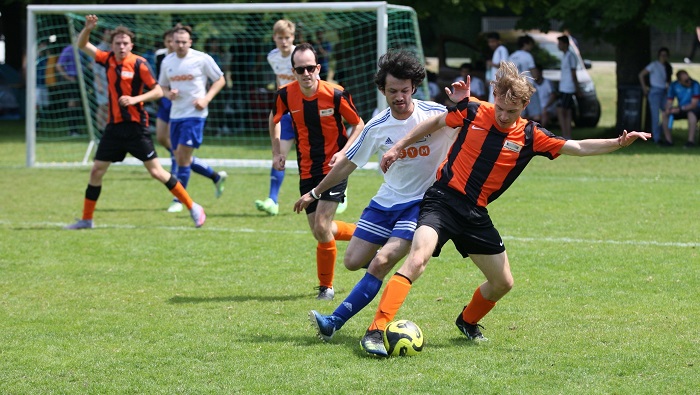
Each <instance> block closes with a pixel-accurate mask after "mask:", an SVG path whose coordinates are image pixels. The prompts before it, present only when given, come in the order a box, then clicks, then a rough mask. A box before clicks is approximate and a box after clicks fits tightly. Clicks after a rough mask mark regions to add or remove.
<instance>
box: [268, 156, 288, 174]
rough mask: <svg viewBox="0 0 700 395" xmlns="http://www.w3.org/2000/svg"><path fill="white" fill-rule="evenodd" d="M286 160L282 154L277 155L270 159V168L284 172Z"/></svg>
mask: <svg viewBox="0 0 700 395" xmlns="http://www.w3.org/2000/svg"><path fill="white" fill-rule="evenodd" d="M286 161H287V159H286V158H285V157H284V155H282V154H277V155H275V156H274V157H273V158H272V167H273V168H274V169H275V170H279V171H282V170H284V165H285V162H286Z"/></svg>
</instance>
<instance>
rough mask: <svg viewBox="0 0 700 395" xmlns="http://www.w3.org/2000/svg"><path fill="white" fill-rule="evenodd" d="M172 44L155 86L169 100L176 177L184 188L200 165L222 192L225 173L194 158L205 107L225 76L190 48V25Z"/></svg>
mask: <svg viewBox="0 0 700 395" xmlns="http://www.w3.org/2000/svg"><path fill="white" fill-rule="evenodd" d="M173 42H174V45H175V52H173V53H170V54H169V55H167V56H166V57H165V58H164V59H163V62H162V63H161V66H160V75H159V76H158V83H159V84H160V85H161V87H162V88H163V90H164V92H165V96H166V97H167V98H168V99H170V100H171V101H172V107H171V108H170V143H171V147H172V150H173V154H174V155H175V160H176V162H177V167H178V168H177V178H178V179H179V180H180V182H181V183H182V185H183V186H185V188H186V187H187V183H188V181H189V179H190V173H191V168H192V166H202V167H203V168H204V169H205V170H206V174H207V176H208V177H209V178H211V180H212V181H214V183H215V185H216V187H217V191H219V190H223V181H224V180H225V179H226V174H225V173H224V172H219V173H217V172H215V171H214V170H213V169H212V168H211V167H209V165H206V164H205V163H203V162H202V163H199V161H198V163H193V158H194V150H195V149H197V148H199V147H200V145H201V144H202V140H203V139H204V124H205V122H206V119H207V115H209V109H208V105H209V103H210V102H211V101H212V99H213V98H214V96H216V94H217V93H219V91H220V90H221V89H222V88H223V87H224V85H226V79H225V77H224V73H223V72H222V71H221V69H220V68H219V66H218V65H217V64H216V62H215V61H214V59H213V58H212V57H211V56H209V55H207V54H206V53H204V52H200V51H197V50H195V49H192V48H191V47H192V28H190V27H189V26H178V27H176V28H175V29H174V30H173ZM208 81H211V86H210V87H209V89H208V90H207V82H208ZM200 174H201V173H200ZM219 195H220V194H217V197H218V196H219Z"/></svg>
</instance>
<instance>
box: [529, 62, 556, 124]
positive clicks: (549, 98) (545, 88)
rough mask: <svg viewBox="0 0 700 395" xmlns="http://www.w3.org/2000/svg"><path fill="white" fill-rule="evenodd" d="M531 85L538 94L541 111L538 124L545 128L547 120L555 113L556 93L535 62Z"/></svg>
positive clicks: (554, 115) (540, 67)
mask: <svg viewBox="0 0 700 395" xmlns="http://www.w3.org/2000/svg"><path fill="white" fill-rule="evenodd" d="M532 79H533V85H534V86H535V89H536V92H535V93H536V94H537V96H539V99H540V104H541V106H540V107H541V108H540V110H541V111H542V112H541V113H540V124H541V125H542V127H544V128H546V127H547V126H549V121H550V120H551V119H552V117H556V115H557V107H556V102H557V94H556V92H554V88H553V87H552V82H551V81H550V80H548V79H546V78H544V74H542V66H540V65H538V64H535V68H534V69H533V70H532Z"/></svg>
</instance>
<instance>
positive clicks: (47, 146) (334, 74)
mask: <svg viewBox="0 0 700 395" xmlns="http://www.w3.org/2000/svg"><path fill="white" fill-rule="evenodd" d="M328 4H329V5H331V6H332V4H335V3H328ZM278 6H279V7H278V12H270V11H265V12H251V11H245V12H242V11H240V10H238V9H237V8H236V5H235V4H230V5H228V7H227V8H226V9H224V10H217V11H209V12H192V10H189V9H188V10H178V9H177V8H171V9H169V8H167V6H163V7H162V9H158V11H157V12H142V11H139V10H137V9H136V7H138V6H132V7H131V8H133V9H135V11H134V12H128V11H125V12H115V11H114V10H110V11H104V12H101V11H100V9H99V8H93V9H91V10H90V13H95V14H97V15H98V17H99V18H100V19H99V24H98V27H97V28H96V29H95V30H93V32H92V34H91V37H90V42H91V43H93V44H94V45H96V46H98V47H100V48H107V50H109V46H108V44H106V43H105V42H104V41H103V40H104V37H103V35H104V30H105V29H113V28H115V27H116V26H118V25H123V26H126V27H128V28H129V29H131V30H132V31H133V32H134V33H135V34H136V39H135V45H134V49H133V52H134V53H136V54H138V55H141V56H143V57H145V58H146V59H147V60H148V61H149V63H150V64H151V66H152V69H153V70H154V73H155V70H156V51H158V49H160V48H162V46H163V43H162V41H163V40H162V35H163V32H164V31H166V30H168V29H170V28H171V27H172V26H173V25H175V24H176V23H178V22H179V23H182V24H185V25H190V26H192V28H193V31H194V37H193V45H192V46H193V48H195V49H197V50H200V51H203V52H207V53H209V54H211V55H212V56H213V57H214V58H215V60H217V62H218V63H219V65H220V67H221V69H222V70H224V72H225V74H226V80H227V85H226V87H225V88H224V89H223V90H222V91H221V92H220V93H219V94H218V95H217V96H216V97H215V98H214V100H213V101H212V102H211V103H210V108H209V117H208V120H207V123H206V126H205V131H204V133H205V144H204V147H211V148H212V149H209V150H208V151H204V153H202V152H201V151H202V150H200V152H198V155H199V156H203V157H204V158H206V157H210V158H215V157H217V156H223V157H229V158H231V157H233V156H235V155H236V153H240V152H245V155H246V156H251V155H253V156H256V155H257V156H260V159H268V158H269V152H268V150H266V149H268V148H269V144H270V143H269V134H268V127H267V118H268V115H269V113H270V110H271V108H272V99H273V94H274V91H275V75H274V74H273V72H272V69H271V68H270V66H269V64H268V63H267V59H266V55H267V53H268V52H269V51H270V50H272V49H273V48H274V42H273V41H272V26H273V24H274V23H275V21H277V20H278V19H282V18H284V19H289V20H291V21H292V22H294V23H295V24H296V37H295V44H299V43H301V42H311V43H315V42H317V35H318V33H319V32H322V34H323V36H324V39H325V41H327V42H329V43H330V44H331V52H330V56H329V59H328V73H327V77H326V79H328V80H330V81H333V82H336V83H339V84H341V85H343V86H344V87H345V88H346V89H347V90H348V91H349V92H350V93H351V94H352V96H353V100H354V102H355V104H356V106H357V108H358V110H359V111H360V115H361V116H362V117H363V119H364V120H365V121H367V120H369V119H370V118H371V116H372V113H373V111H374V110H375V108H377V107H378V106H379V107H383V105H384V103H381V102H378V96H377V89H376V87H375V85H374V83H373V76H374V73H375V71H376V62H377V58H378V56H379V55H380V54H379V53H378V46H377V42H378V39H379V37H378V29H377V23H378V13H377V11H376V10H360V11H346V10H333V9H332V8H328V9H326V10H324V11H308V10H303V9H295V8H294V6H295V5H294V4H279V5H278ZM170 7H173V6H170ZM126 9H127V10H128V9H129V8H126ZM379 19H380V21H379V23H385V24H386V27H387V28H386V37H385V38H384V40H385V41H386V47H387V48H409V49H411V50H413V51H415V53H416V54H417V55H418V56H419V57H420V58H421V59H423V51H422V47H421V43H420V36H419V32H418V29H417V21H416V15H415V12H414V11H413V10H412V9H410V8H407V7H396V8H394V7H393V6H388V7H386V17H385V18H382V17H380V18H379ZM381 19H385V20H384V21H381ZM84 23H85V14H81V13H78V12H66V13H60V12H55V11H54V12H50V13H48V12H47V13H42V12H41V11H37V12H36V14H35V24H34V30H35V35H34V37H33V38H32V37H30V35H28V37H29V40H33V42H29V43H28V46H27V47H28V48H36V52H35V53H36V61H35V62H33V67H34V68H35V71H36V89H35V90H34V92H36V95H35V101H36V106H35V109H34V115H35V117H34V122H33V125H29V123H30V122H28V125H27V128H32V127H33V128H35V133H34V136H35V137H34V139H33V140H34V141H33V143H34V156H35V160H34V161H33V163H30V165H34V164H51V163H57V164H74V163H75V164H80V163H85V162H86V161H89V160H91V158H92V154H94V149H93V148H94V144H90V143H91V142H93V143H96V142H98V141H99V138H100V134H101V131H102V130H103V128H104V124H105V119H106V118H105V117H106V112H105V111H106V101H105V99H106V96H105V94H104V92H105V90H104V89H105V88H104V86H105V81H104V77H103V75H104V73H103V72H102V70H101V66H99V65H96V64H95V63H94V62H93V61H92V59H90V58H89V57H87V56H85V55H84V54H81V53H80V51H78V50H77V49H75V48H68V49H66V48H67V47H68V46H69V45H70V44H71V42H72V40H75V38H76V37H77V35H78V34H79V32H80V30H81V29H82V28H83V26H84ZM104 45H107V46H105V47H101V46H104ZM62 53H63V55H64V56H66V55H69V58H72V59H76V58H77V59H79V62H75V68H76V71H77V73H74V74H76V80H75V81H70V80H68V79H65V78H63V77H62V74H61V73H60V72H59V69H58V66H57V63H59V62H58V60H59V58H60V57H61V54H62ZM30 67H32V66H31V65H30ZM69 68H70V67H69ZM419 91H420V93H424V92H426V87H422V89H420V90H419ZM147 109H148V112H149V114H150V124H151V126H150V127H151V129H152V131H155V114H156V111H157V103H155V102H154V103H148V104H147ZM28 110H30V111H31V109H28ZM28 135H29V134H28ZM154 140H155V138H154ZM227 148H228V149H227ZM231 148H233V149H231ZM235 148H238V150H236V149H235ZM159 150H160V152H164V151H162V150H161V148H160V147H159ZM161 156H162V154H161Z"/></svg>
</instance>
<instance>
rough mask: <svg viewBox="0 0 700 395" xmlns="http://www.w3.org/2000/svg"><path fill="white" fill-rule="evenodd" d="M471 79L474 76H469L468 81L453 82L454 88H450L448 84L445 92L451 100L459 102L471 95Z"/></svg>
mask: <svg viewBox="0 0 700 395" xmlns="http://www.w3.org/2000/svg"><path fill="white" fill-rule="evenodd" d="M471 81H472V77H471V76H467V79H466V81H457V82H453V83H452V90H450V88H449V87H447V86H446V87H445V93H446V94H447V98H448V99H450V101H452V102H453V103H459V102H461V101H462V100H464V99H465V98H467V97H469V95H470V94H471V92H470V86H471Z"/></svg>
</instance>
